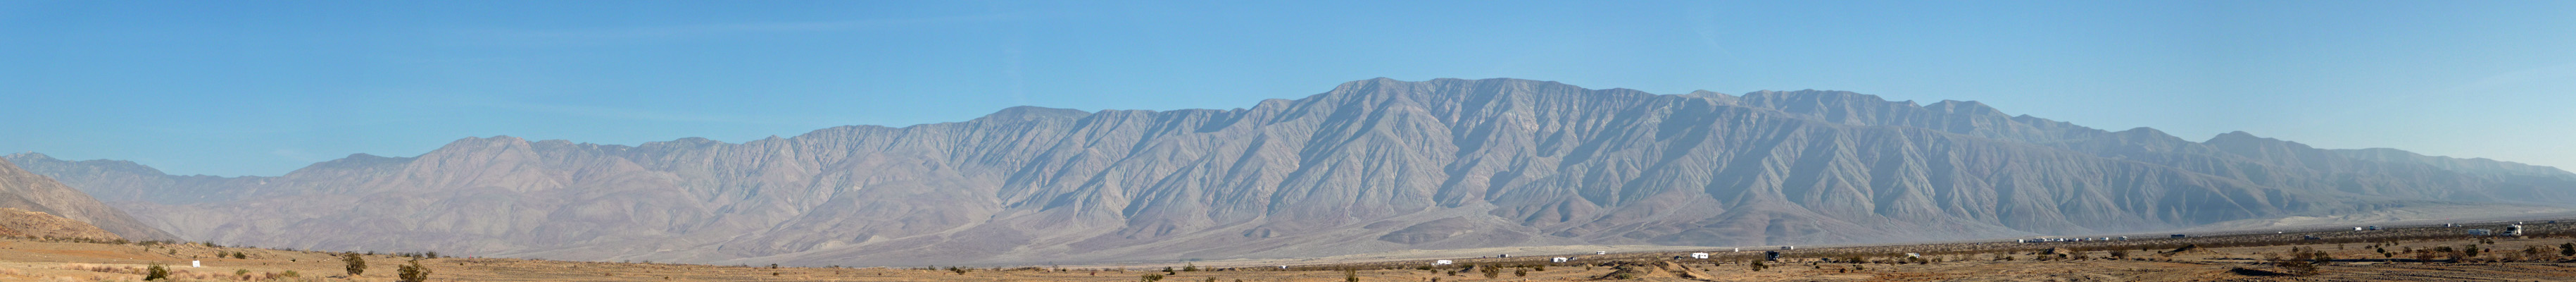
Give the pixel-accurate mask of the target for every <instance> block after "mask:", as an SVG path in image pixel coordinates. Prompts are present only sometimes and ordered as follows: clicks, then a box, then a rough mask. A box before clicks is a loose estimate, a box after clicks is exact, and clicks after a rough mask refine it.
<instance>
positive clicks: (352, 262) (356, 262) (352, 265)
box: [340, 253, 367, 276]
mask: <svg viewBox="0 0 2576 282" xmlns="http://www.w3.org/2000/svg"><path fill="white" fill-rule="evenodd" d="M340 263H341V267H342V268H343V269H346V270H348V271H349V276H358V275H359V274H366V273H367V258H366V257H362V256H359V255H358V254H357V253H348V254H342V255H340Z"/></svg>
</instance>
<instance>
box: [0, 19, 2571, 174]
mask: <svg viewBox="0 0 2576 282" xmlns="http://www.w3.org/2000/svg"><path fill="white" fill-rule="evenodd" d="M1073 2H1074V3H1058V2H973V1H937V2H912V3H905V2H891V1H834V2H790V1H736V2H721V3H716V2H623V1H621V2H597V1H557V2H521V1H507V2H486V3H473V2H454V1H440V2H426V1H421V2H409V1H313V2H295V1H253V2H222V1H167V2H163V1H132V2H128V1H6V2H0V100H5V101H0V102H5V103H0V104H5V107H6V108H5V109H0V118H6V119H8V121H7V122H0V132H7V135H5V136H0V151H7V152H21V151H35V152H42V153H47V154H51V155H54V156H56V157H59V158H67V159H122V160H133V161H137V162H141V163H143V164H146V165H151V166H154V167H158V168H161V169H162V170H164V171H167V172H170V173H175V174H213V175H225V176H237V175H279V174H283V173H286V172H288V171H291V170H293V169H296V168H300V167H303V166H304V165H307V164H310V163H312V162H317V161H323V160H328V159H333V158H338V157H341V156H345V155H348V154H351V153H369V154H376V155H386V156H412V155H418V154H420V153H423V152H427V151H429V150H431V149H435V148H437V147H439V146H440V145H443V144H445V143H447V142H449V141H453V140H456V139H458V138H463V137H467V136H493V135H511V136H520V137H525V138H531V139H567V140H573V141H577V142H590V143H602V144H628V145H632V144H638V143H643V142H651V141H665V140H671V139H678V138H683V137H706V138H711V139H716V140H722V141H727V142H742V141H746V140H753V139H759V138H764V137H768V136H771V135H778V136H794V135H797V134H802V133H804V132H807V131H811V130H815V129H821V128H825V127H831V126H839V125H855V124H874V125H891V126H902V125H911V124H921V123H936V122H949V121H962V120H966V119H970V118H973V117H976V116H980V115H983V114H986V113H990V112H992V111H994V110H998V109H1001V108H1004V107H1009V106H1015V105H1035V106H1047V107H1061V108H1075V109H1084V110H1100V109H1156V110H1165V109H1183V108H1218V109H1223V108H1239V107H1246V106H1250V105H1252V104H1254V103H1255V102H1257V101H1259V100H1261V99H1269V98H1297V97H1303V96H1306V95H1311V94H1314V93H1319V92H1322V91H1325V90H1328V89H1330V88H1331V87H1332V86H1333V85H1335V84H1338V83H1341V82H1346V81H1352V80H1360V79H1368V78H1374V77H1391V78H1396V79H1402V80H1425V79H1432V78H1471V79H1473V78H1494V77H1511V78H1527V79H1539V80H1554V81H1561V82H1566V83H1571V84H1575V85H1580V86H1584V87H1589V88H1632V89H1640V90H1646V91H1650V92H1656V93H1683V92H1688V91H1691V90H1700V89H1706V90H1712V91H1718V92H1725V93H1730V94H1741V93H1744V92H1748V91H1755V90H1796V89H1828V90H1849V91H1857V92H1862V93H1869V94H1876V95H1880V96H1883V97H1887V98H1889V99H1891V100H1915V101H1921V102H1927V103H1928V102H1931V101H1939V100H1944V99H1950V100H1976V101H1981V102H1986V103H1988V104H1991V105H1994V106H1996V107H1998V108H2001V109H2003V110H2004V111H2006V112H2008V113H2012V114H2030V115H2034V116H2040V117H2046V118H2052V119H2057V120H2064V121H2070V122H2075V123H2078V124H2083V125H2086V126H2092V127H2096V128H2103V129H2109V130H2120V129H2127V128H2132V127H2141V126H2144V127H2154V128H2157V129H2161V130H2164V131H2166V132H2169V133H2173V134H2175V135H2179V136H2182V137H2184V138H2186V139H2193V140H2200V139H2205V138H2208V137H2209V136H2213V135H2216V134H2219V133H2224V132H2228V131H2238V130H2242V131H2247V132H2252V133H2254V134H2256V135H2262V136H2266V137H2275V138H2283V139H2288V140H2294V141H2299V142H2303V143H2308V144H2311V145H2315V146H2318V147H2324V148H2366V147H2392V148H2400V149H2407V150H2411V151H2416V152H2420V153H2426V154H2434V155H2451V156H2464V157H2487V158H2495V159H2502V160H2510V161H2519V162H2526V163H2534V164H2542V165H2553V166H2559V167H2565V168H2576V149H2571V148H2576V147H2571V146H2567V145H2566V144H2571V143H2576V142H2571V141H2570V140H2576V113H2571V112H2576V111H2570V109H2576V51H2569V50H2576V2H2568V1H2492V2H2435V1H2423V2H2375V1H2298V2H2277V1H2212V2H2192V1H2140V2H2110V1H2051V2H2005V1H1899V2H1839V1H1837V2H1808V1H1797V2H1699V1H1692V2H1659V1H1565V2H1497V1H1457V2H1429V1H1353V2H1322V1H1278V2H1280V3H1236V2H1249V1H1219V2H1105V1H1073ZM1388 2H1397V3H1388Z"/></svg>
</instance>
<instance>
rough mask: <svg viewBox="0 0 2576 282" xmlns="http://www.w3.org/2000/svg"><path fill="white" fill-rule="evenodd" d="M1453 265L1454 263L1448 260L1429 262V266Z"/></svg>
mask: <svg viewBox="0 0 2576 282" xmlns="http://www.w3.org/2000/svg"><path fill="white" fill-rule="evenodd" d="M1453 263H1454V262H1450V261H1449V260H1445V259H1444V260H1435V261H1431V265H1449V264H1453Z"/></svg>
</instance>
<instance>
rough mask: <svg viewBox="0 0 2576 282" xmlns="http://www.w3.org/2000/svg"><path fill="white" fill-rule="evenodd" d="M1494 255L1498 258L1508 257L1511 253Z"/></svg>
mask: <svg viewBox="0 0 2576 282" xmlns="http://www.w3.org/2000/svg"><path fill="white" fill-rule="evenodd" d="M1494 257H1498V258H1508V257H1512V255H1511V254H1501V255H1494Z"/></svg>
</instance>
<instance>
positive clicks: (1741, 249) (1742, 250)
mask: <svg viewBox="0 0 2576 282" xmlns="http://www.w3.org/2000/svg"><path fill="white" fill-rule="evenodd" d="M1735 252H1738V253H1742V252H1744V247H1735Z"/></svg>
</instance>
